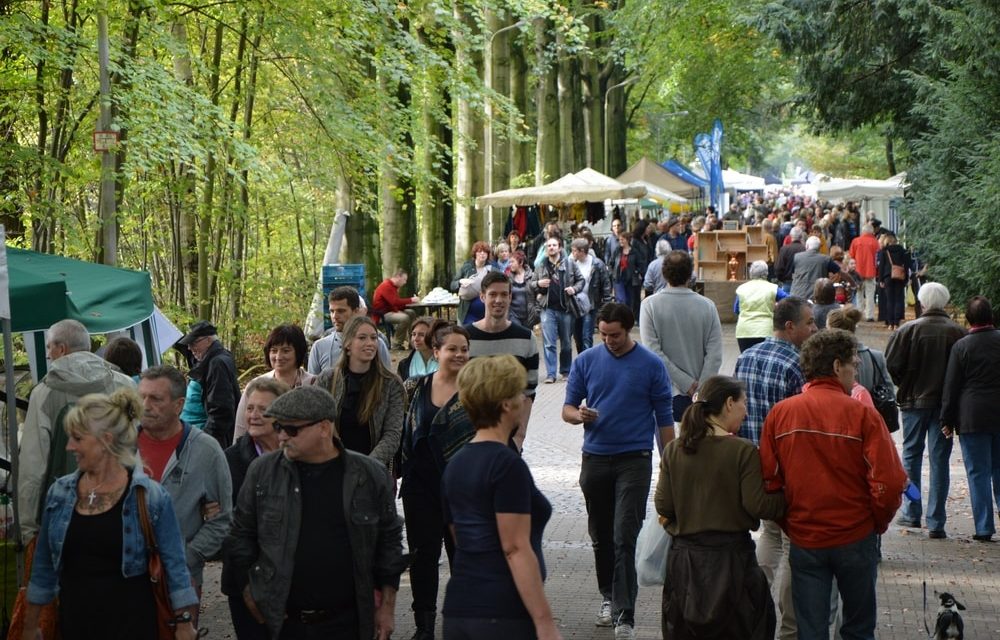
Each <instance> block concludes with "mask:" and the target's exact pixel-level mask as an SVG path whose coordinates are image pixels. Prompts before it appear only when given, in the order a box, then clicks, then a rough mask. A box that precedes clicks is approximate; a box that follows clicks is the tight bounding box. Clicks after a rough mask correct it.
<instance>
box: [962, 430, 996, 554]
mask: <svg viewBox="0 0 1000 640" xmlns="http://www.w3.org/2000/svg"><path fill="white" fill-rule="evenodd" d="M958 443H959V445H960V446H961V447H962V457H963V458H964V459H965V472H966V473H967V474H968V476H969V499H970V500H971V501H972V520H973V522H975V524H976V535H977V536H991V535H993V534H994V533H996V528H995V526H994V522H993V504H994V503H996V506H997V508H998V509H1000V433H962V434H959V436H958Z"/></svg>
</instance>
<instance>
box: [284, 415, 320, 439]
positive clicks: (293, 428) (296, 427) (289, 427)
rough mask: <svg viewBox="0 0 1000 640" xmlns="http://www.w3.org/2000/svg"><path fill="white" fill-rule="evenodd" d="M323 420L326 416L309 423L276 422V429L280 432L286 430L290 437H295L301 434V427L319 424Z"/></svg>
mask: <svg viewBox="0 0 1000 640" xmlns="http://www.w3.org/2000/svg"><path fill="white" fill-rule="evenodd" d="M323 420H325V418H323V419H321V420H315V421H313V422H310V423H308V424H281V423H280V422H275V423H274V430H275V431H278V432H281V431H284V432H285V433H287V434H288V437H290V438H294V437H295V436H297V435H299V431H300V430H301V429H305V428H306V427H311V426H313V425H317V424H319V423H320V422H323Z"/></svg>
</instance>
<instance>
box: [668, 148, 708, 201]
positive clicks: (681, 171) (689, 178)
mask: <svg viewBox="0 0 1000 640" xmlns="http://www.w3.org/2000/svg"><path fill="white" fill-rule="evenodd" d="M660 166H661V167H663V168H664V169H666V170H667V171H669V172H670V173H671V174H672V175H674V176H676V177H678V178H680V179H681V180H683V181H684V182H687V183H688V184H691V185H694V186H696V187H698V188H699V189H701V197H700V198H698V200H699V201H701V202H699V203H698V204H695V203H694V202H692V203H691V204H692V205H694V206H695V208H698V207H700V206H701V205H702V204H703V203H704V199H705V194H706V193H707V192H708V188H709V182H708V180H706V179H705V178H702V177H701V176H698V175H695V174H693V173H691V171H690V170H689V169H688V168H687V167H685V166H684V165H682V164H681V163H679V162H677V161H676V160H667V161H665V162H661V163H660Z"/></svg>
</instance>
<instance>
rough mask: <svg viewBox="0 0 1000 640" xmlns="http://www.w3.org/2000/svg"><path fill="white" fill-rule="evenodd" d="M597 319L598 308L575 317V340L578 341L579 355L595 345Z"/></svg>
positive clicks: (577, 349)
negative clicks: (595, 323)
mask: <svg viewBox="0 0 1000 640" xmlns="http://www.w3.org/2000/svg"><path fill="white" fill-rule="evenodd" d="M596 320H597V309H591V310H590V311H589V312H588V313H585V314H583V315H582V316H580V317H579V318H573V342H575V343H576V353H577V355H579V354H581V353H583V352H584V351H586V350H587V349H589V348H591V347H592V346H594V322H595V321H596Z"/></svg>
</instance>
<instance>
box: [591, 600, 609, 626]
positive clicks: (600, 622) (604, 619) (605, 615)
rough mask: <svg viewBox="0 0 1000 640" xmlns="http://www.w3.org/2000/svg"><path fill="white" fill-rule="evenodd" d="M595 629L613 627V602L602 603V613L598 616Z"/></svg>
mask: <svg viewBox="0 0 1000 640" xmlns="http://www.w3.org/2000/svg"><path fill="white" fill-rule="evenodd" d="M594 626H595V627H610V626H611V601H610V600H605V601H603V602H601V612H600V613H599V614H597V620H596V621H595V622H594Z"/></svg>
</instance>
